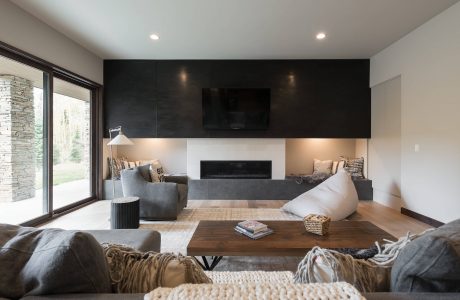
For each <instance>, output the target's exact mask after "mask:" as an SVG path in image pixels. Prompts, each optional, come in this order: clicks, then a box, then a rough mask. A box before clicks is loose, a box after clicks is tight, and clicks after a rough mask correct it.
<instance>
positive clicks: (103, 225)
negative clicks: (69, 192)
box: [42, 200, 431, 237]
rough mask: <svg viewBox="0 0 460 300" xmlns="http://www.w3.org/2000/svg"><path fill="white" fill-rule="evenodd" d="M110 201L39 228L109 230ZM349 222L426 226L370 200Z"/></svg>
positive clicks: (401, 231)
mask: <svg viewBox="0 0 460 300" xmlns="http://www.w3.org/2000/svg"><path fill="white" fill-rule="evenodd" d="M286 202H287V201H281V200H190V201H189V202H188V207H189V208H209V207H211V208H213V207H216V208H258V207H260V208H279V207H281V206H283V204H284V203H286ZM109 217H110V201H107V200H104V201H98V202H95V203H93V204H90V205H88V206H85V207H83V208H81V209H79V210H76V211H74V212H71V213H69V214H67V215H64V216H61V217H59V218H56V219H54V220H52V221H51V222H49V223H47V224H44V225H42V227H58V228H64V229H109V228H110V223H109ZM349 219H350V220H360V221H370V222H371V223H373V224H375V225H377V226H378V227H380V228H382V229H383V230H385V231H387V232H388V233H390V234H392V235H393V236H395V237H400V236H403V235H405V234H406V233H407V232H408V231H410V232H411V233H420V232H423V231H424V230H426V229H428V228H431V227H430V226H429V225H427V224H425V223H422V222H420V221H417V220H415V219H413V218H411V217H408V216H405V215H402V214H401V213H399V212H398V211H396V210H393V209H390V208H388V207H386V206H383V205H381V204H378V203H377V202H374V201H360V203H359V206H358V211H357V212H356V213H354V214H353V215H351V216H350V217H349Z"/></svg>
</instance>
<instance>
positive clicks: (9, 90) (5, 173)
mask: <svg viewBox="0 0 460 300" xmlns="http://www.w3.org/2000/svg"><path fill="white" fill-rule="evenodd" d="M48 78H49V74H47V73H45V72H42V71H41V70H38V69H36V68H32V67H30V66H27V65H25V64H22V63H19V62H16V61H14V60H11V59H9V58H6V57H3V56H0V223H13V224H19V223H22V222H25V221H27V220H30V219H34V218H36V217H39V216H41V215H44V214H46V213H48V205H47V204H48V202H47V174H46V165H47V155H46V142H47V141H46V122H45V121H46V120H45V118H44V116H45V114H46V101H45V100H44V86H46V83H47V80H48Z"/></svg>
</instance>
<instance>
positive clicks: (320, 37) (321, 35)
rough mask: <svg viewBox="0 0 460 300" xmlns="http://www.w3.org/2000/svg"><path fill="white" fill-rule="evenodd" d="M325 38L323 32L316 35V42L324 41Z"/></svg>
mask: <svg viewBox="0 0 460 300" xmlns="http://www.w3.org/2000/svg"><path fill="white" fill-rule="evenodd" d="M325 38H326V34H325V33H324V32H320V33H318V34H317V35H316V39H317V40H324V39H325Z"/></svg>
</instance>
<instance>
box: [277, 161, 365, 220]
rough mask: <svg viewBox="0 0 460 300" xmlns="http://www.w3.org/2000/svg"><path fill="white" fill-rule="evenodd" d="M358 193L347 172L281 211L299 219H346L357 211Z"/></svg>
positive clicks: (295, 200)
mask: <svg viewBox="0 0 460 300" xmlns="http://www.w3.org/2000/svg"><path fill="white" fill-rule="evenodd" d="M357 207H358V193H357V192H356V188H355V185H354V184H353V181H352V180H351V177H350V175H349V174H348V173H347V172H346V171H345V170H339V171H338V172H337V174H335V175H333V176H331V177H329V178H328V179H326V180H325V181H323V182H322V183H320V184H319V185H317V186H316V187H314V188H313V189H311V190H309V191H307V192H305V193H303V194H302V195H300V196H298V197H297V198H295V199H294V200H291V201H289V202H288V203H286V204H285V205H284V206H283V207H282V208H281V209H283V210H284V211H287V212H290V213H292V214H294V215H297V216H299V217H302V218H303V217H305V216H306V215H308V214H320V215H326V216H329V217H331V219H332V221H338V220H342V219H345V218H346V217H347V216H349V215H351V214H352V213H353V212H355V211H356V209H357Z"/></svg>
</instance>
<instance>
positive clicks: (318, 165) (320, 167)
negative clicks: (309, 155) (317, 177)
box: [313, 158, 332, 174]
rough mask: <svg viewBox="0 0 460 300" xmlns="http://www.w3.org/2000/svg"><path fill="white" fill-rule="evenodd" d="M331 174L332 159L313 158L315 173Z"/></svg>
mask: <svg viewBox="0 0 460 300" xmlns="http://www.w3.org/2000/svg"><path fill="white" fill-rule="evenodd" d="M319 173H323V174H331V173H332V160H319V159H316V158H315V159H314V160H313V174H319Z"/></svg>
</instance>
